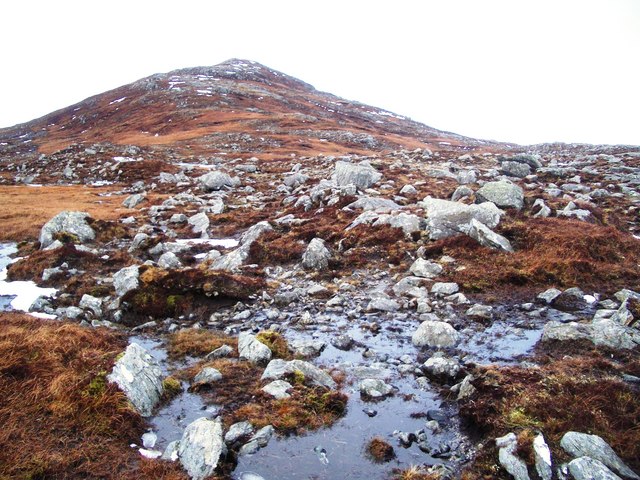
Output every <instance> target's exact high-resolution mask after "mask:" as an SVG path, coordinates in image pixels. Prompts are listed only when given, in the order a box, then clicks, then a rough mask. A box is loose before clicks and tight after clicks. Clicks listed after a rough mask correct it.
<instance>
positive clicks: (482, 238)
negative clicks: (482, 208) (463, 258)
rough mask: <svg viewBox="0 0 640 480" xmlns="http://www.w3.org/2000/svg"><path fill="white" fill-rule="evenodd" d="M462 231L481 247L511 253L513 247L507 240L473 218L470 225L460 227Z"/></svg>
mask: <svg viewBox="0 0 640 480" xmlns="http://www.w3.org/2000/svg"><path fill="white" fill-rule="evenodd" d="M462 231H463V232H464V233H466V234H467V235H468V236H469V237H471V238H473V239H474V240H475V241H476V242H478V243H479V244H480V245H482V246H483V247H488V248H492V249H493V250H502V251H505V252H509V253H513V247H512V246H511V242H509V240H507V239H506V238H505V237H503V236H502V235H500V234H498V233H496V232H494V231H493V230H491V229H490V228H488V227H487V226H486V225H485V224H484V223H481V222H479V221H478V220H476V219H475V218H472V219H471V223H469V225H468V227H467V226H465V227H462Z"/></svg>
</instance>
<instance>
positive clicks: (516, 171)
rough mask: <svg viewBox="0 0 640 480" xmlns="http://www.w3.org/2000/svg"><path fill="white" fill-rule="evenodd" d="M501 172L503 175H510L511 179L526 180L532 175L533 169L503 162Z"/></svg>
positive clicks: (520, 164)
mask: <svg viewBox="0 0 640 480" xmlns="http://www.w3.org/2000/svg"><path fill="white" fill-rule="evenodd" d="M500 170H501V171H502V173H504V174H505V175H509V176H510V177H518V178H524V177H526V176H527V175H531V167H530V166H529V165H527V164H526V163H520V162H512V161H509V160H505V161H504V162H502V165H501V166H500Z"/></svg>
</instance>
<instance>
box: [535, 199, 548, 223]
mask: <svg viewBox="0 0 640 480" xmlns="http://www.w3.org/2000/svg"><path fill="white" fill-rule="evenodd" d="M531 209H532V210H533V211H535V210H536V209H538V211H537V212H536V213H534V215H533V218H547V217H548V216H549V215H551V209H550V208H549V207H548V206H547V205H546V204H545V203H544V200H543V199H542V198H537V199H536V201H535V202H533V206H532V207H531Z"/></svg>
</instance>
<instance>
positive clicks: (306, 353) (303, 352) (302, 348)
mask: <svg viewBox="0 0 640 480" xmlns="http://www.w3.org/2000/svg"><path fill="white" fill-rule="evenodd" d="M326 346H327V344H326V343H324V342H323V341H322V340H291V341H289V348H290V349H291V350H292V351H293V353H294V354H295V355H297V356H300V357H305V358H309V357H317V356H318V355H320V353H321V352H322V351H323V350H324V349H325V347H326Z"/></svg>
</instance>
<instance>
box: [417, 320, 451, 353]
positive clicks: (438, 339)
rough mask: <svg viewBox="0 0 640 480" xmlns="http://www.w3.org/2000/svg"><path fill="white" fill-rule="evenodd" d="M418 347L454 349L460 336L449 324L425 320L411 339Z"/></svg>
mask: <svg viewBox="0 0 640 480" xmlns="http://www.w3.org/2000/svg"><path fill="white" fill-rule="evenodd" d="M411 341H412V342H413V344H414V345H415V346H416V347H424V346H428V347H438V348H442V347H453V346H455V345H457V344H458V342H459V341H460V334H459V333H458V332H457V331H456V330H455V329H454V328H453V327H452V326H451V325H449V324H448V323H446V322H440V321H434V320H425V321H424V322H422V323H421V324H420V326H419V327H418V329H417V330H416V331H415V333H414V334H413V336H412V337H411Z"/></svg>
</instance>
